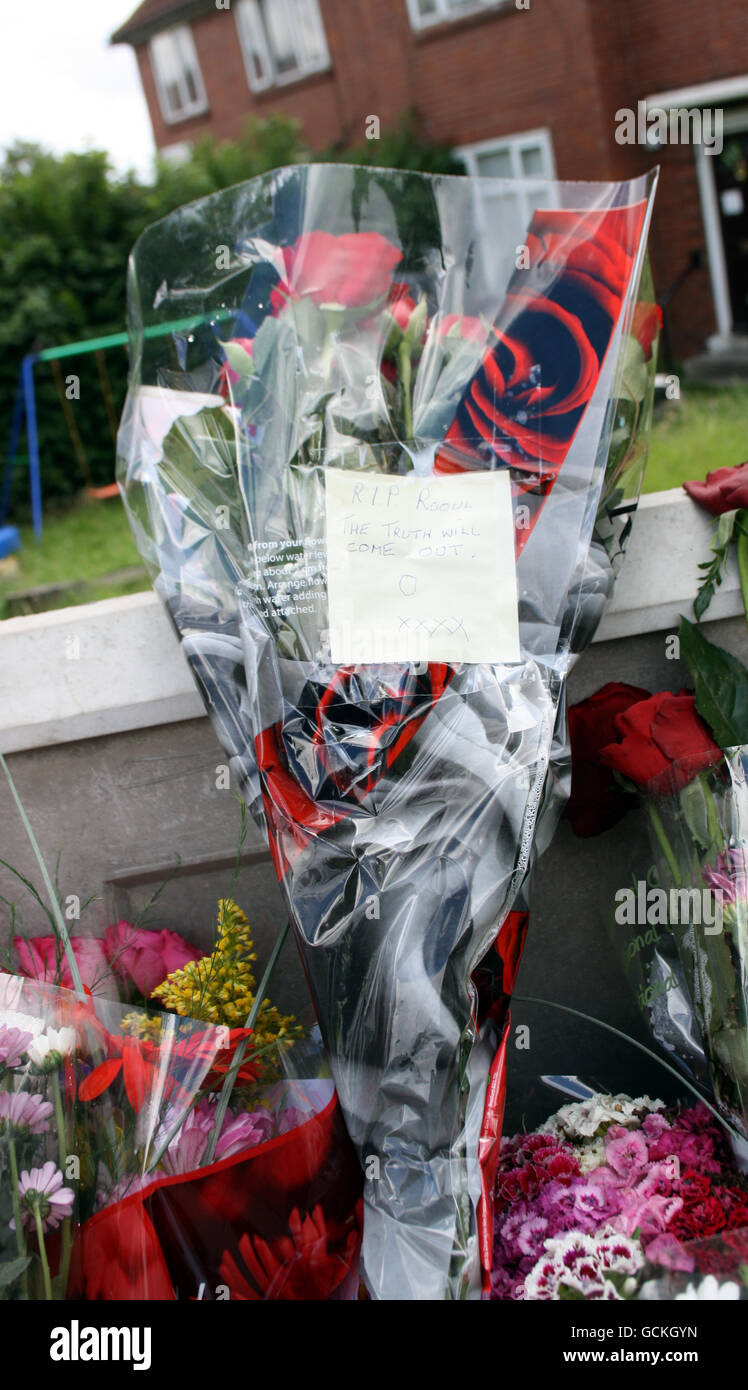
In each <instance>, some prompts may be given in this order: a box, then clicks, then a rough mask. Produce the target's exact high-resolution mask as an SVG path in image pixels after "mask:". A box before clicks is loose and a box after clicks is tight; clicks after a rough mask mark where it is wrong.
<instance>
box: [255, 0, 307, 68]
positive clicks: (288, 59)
mask: <svg viewBox="0 0 748 1390" xmlns="http://www.w3.org/2000/svg"><path fill="white" fill-rule="evenodd" d="M262 18H263V20H264V23H265V33H266V34H267V37H268V46H269V48H270V52H271V53H272V55H273V62H274V64H275V68H276V71H277V72H279V73H288V72H294V71H295V69H296V68H298V66H299V61H298V58H297V56H296V45H295V43H294V33H293V26H292V24H291V17H290V14H289V11H288V6H287V5H286V3H285V0H272V3H270V0H263V5H262Z"/></svg>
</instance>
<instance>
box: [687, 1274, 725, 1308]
mask: <svg viewBox="0 0 748 1390" xmlns="http://www.w3.org/2000/svg"><path fill="white" fill-rule="evenodd" d="M738 1298H740V1285H739V1284H732V1283H730V1281H729V1280H727V1281H726V1282H725V1283H724V1284H720V1283H719V1281H718V1280H717V1279H716V1278H715V1276H714V1275H713V1274H707V1275H706V1276H705V1278H703V1279H702V1281H701V1283H700V1284H689V1285H688V1288H687V1289H686V1290H685V1292H684V1293H678V1294H676V1295H675V1302H676V1303H694V1302H696V1301H698V1302H702V1301H703V1300H704V1299H710V1300H711V1301H712V1302H714V1301H716V1300H719V1301H720V1302H723V1303H725V1302H732V1301H733V1300H735V1299H738Z"/></svg>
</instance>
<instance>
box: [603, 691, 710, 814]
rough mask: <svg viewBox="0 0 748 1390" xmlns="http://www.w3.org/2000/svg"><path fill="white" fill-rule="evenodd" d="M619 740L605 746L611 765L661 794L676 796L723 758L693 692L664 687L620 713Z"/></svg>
mask: <svg viewBox="0 0 748 1390" xmlns="http://www.w3.org/2000/svg"><path fill="white" fill-rule="evenodd" d="M616 728H617V730H618V732H619V734H620V735H621V741H620V743H612V744H609V745H608V747H607V748H603V749H602V751H601V753H600V758H601V761H602V762H603V763H605V764H606V766H607V767H612V768H613V769H614V771H616V772H619V773H621V774H622V775H623V776H624V777H628V778H630V779H631V781H632V782H635V783H636V785H637V786H638V787H640V788H645V789H646V790H647V791H649V792H652V793H653V794H655V795H657V796H668V795H675V793H676V792H679V791H680V790H681V788H682V787H685V786H686V785H687V784H688V783H689V782H690V781H691V780H692V779H693V778H694V777H695V776H696V774H697V773H699V772H703V771H704V770H705V769H706V768H708V767H713V766H714V765H715V764H716V763H718V762H720V761H721V759H722V749H721V748H719V747H718V746H717V744H716V743H715V742H714V739H713V738H712V736H711V734H710V732H709V730H708V728H707V726H706V724H705V723H704V721H703V720H702V719H700V718H699V716H698V714H697V713H696V704H695V701H694V697H693V695H689V694H688V693H687V692H686V691H684V690H681V691H680V692H679V693H678V694H677V695H673V694H672V693H671V692H670V691H669V690H660V691H658V693H657V694H656V695H651V696H650V697H649V699H648V700H642V701H641V702H640V703H639V704H635V705H630V706H629V708H628V709H627V710H625V711H624V712H623V714H619V715H617V717H616Z"/></svg>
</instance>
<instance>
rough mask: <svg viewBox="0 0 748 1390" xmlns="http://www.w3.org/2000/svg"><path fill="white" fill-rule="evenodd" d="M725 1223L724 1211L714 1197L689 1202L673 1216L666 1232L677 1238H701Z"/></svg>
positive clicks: (721, 1227)
mask: <svg viewBox="0 0 748 1390" xmlns="http://www.w3.org/2000/svg"><path fill="white" fill-rule="evenodd" d="M724 1225H725V1213H724V1212H723V1210H722V1208H721V1206H720V1204H719V1202H718V1201H717V1198H716V1197H705V1198H704V1200H703V1201H701V1202H693V1203H690V1204H689V1205H688V1206H687V1207H684V1208H683V1209H682V1210H681V1211H679V1212H678V1213H677V1215H676V1216H674V1217H673V1219H672V1221H671V1222H670V1224H669V1226H668V1232H669V1233H670V1234H671V1235H674V1236H677V1237H678V1239H679V1240H703V1239H704V1238H705V1237H706V1236H714V1235H716V1234H717V1232H718V1231H721V1230H722V1229H723V1228H724Z"/></svg>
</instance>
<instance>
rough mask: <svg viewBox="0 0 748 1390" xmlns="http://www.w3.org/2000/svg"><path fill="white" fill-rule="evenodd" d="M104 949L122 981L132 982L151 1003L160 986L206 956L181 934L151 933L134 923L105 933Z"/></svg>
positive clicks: (118, 924)
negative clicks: (151, 996)
mask: <svg viewBox="0 0 748 1390" xmlns="http://www.w3.org/2000/svg"><path fill="white" fill-rule="evenodd" d="M104 943H105V946H104V949H105V950H106V956H107V960H108V961H109V964H110V965H111V967H112V969H113V970H114V971H116V973H117V974H118V975H119V976H121V978H122V979H125V980H132V982H133V984H134V985H135V988H136V989H137V990H139V991H140V993H141V994H142V995H143V997H144V998H145V999H148V998H149V997H150V995H151V994H152V993H153V991H154V989H155V988H156V986H157V985H160V984H161V983H162V981H163V980H165V979H166V977H167V975H171V974H172V973H173V971H175V970H181V969H182V967H183V966H185V965H186V964H187V962H188V961H191V960H199V959H200V957H201V956H203V955H204V954H205V952H204V951H198V950H197V949H196V948H195V947H194V946H190V944H189V942H187V941H185V940H184V938H183V937H181V936H180V935H179V934H178V932H175V931H167V929H166V928H164V929H163V930H162V931H149V930H148V928H147V927H134V926H133V925H132V923H131V922H116V923H115V924H114V926H113V927H107V929H106V931H105V933H104Z"/></svg>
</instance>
